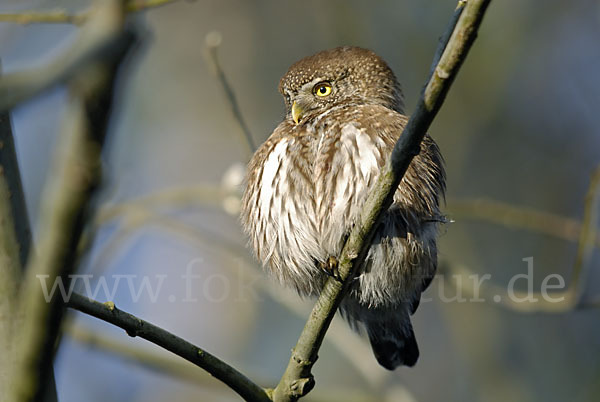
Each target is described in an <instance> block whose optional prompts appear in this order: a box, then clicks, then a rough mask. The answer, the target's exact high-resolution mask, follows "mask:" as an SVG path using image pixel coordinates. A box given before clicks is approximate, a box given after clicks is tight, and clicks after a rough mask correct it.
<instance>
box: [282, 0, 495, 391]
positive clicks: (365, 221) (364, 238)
mask: <svg viewBox="0 0 600 402" xmlns="http://www.w3.org/2000/svg"><path fill="white" fill-rule="evenodd" d="M489 3H490V0H468V1H467V2H466V5H465V6H464V10H463V11H462V13H461V15H460V17H459V18H458V20H457V23H456V26H454V27H451V30H452V34H451V35H450V39H449V41H448V44H447V45H446V48H445V50H444V51H443V53H442V55H441V57H440V60H439V62H438V63H437V66H436V67H435V69H434V73H433V74H432V76H431V78H430V79H429V81H428V82H427V84H426V86H425V88H424V90H423V92H422V94H421V97H420V99H419V102H418V104H417V108H416V111H415V113H414V114H413V115H412V116H411V118H410V120H409V122H408V124H407V126H406V128H405V129H404V132H403V133H402V135H401V136H400V138H399V140H398V142H397V143H396V146H395V147H394V150H393V152H392V155H391V157H390V159H389V161H388V163H387V164H386V166H385V168H384V169H383V171H382V172H381V174H380V176H379V179H378V181H377V184H376V186H375V190H374V191H373V192H371V194H369V197H368V199H367V201H366V203H365V205H364V207H363V210H362V214H361V217H360V219H359V221H358V223H357V224H356V226H355V227H354V228H353V229H352V231H351V233H350V236H349V237H348V240H347V241H346V243H345V245H344V248H343V250H342V254H341V256H340V258H339V272H340V276H341V278H342V280H343V282H338V281H336V280H334V279H332V278H330V279H329V280H328V281H327V283H326V284H325V286H324V288H323V290H322V292H321V296H320V297H319V299H318V300H317V303H316V304H315V307H314V308H313V310H312V313H311V315H310V317H309V319H308V321H307V323H306V325H305V327H304V329H303V331H302V333H301V335H300V338H299V339H298V342H297V344H296V346H295V348H294V349H293V351H292V356H291V358H290V361H289V363H288V366H287V368H286V370H285V372H284V374H283V376H282V377H281V380H280V382H279V384H278V385H277V387H276V388H275V390H274V393H273V397H274V398H273V399H274V401H276V402H280V401H295V400H297V399H298V398H300V397H302V396H304V395H306V394H307V393H308V392H310V390H311V389H312V388H313V387H314V378H313V376H312V373H311V369H312V366H313V365H314V363H315V361H316V360H317V357H318V351H319V348H320V346H321V343H322V342H323V338H324V337H325V333H326V332H327V329H328V328H329V324H330V323H331V320H332V319H333V316H334V314H335V312H336V310H337V308H338V306H339V305H340V302H341V301H342V298H343V297H344V293H345V291H346V289H347V288H348V285H349V283H350V281H351V280H352V278H353V277H354V276H355V274H356V271H357V268H358V267H359V266H360V265H361V263H362V261H364V258H365V256H366V253H367V251H368V248H369V246H370V243H371V239H372V237H373V234H374V232H375V229H376V228H377V225H378V223H379V221H380V219H381V217H382V215H383V214H384V212H385V211H386V210H387V209H388V208H389V206H390V205H391V203H392V199H393V195H394V193H395V191H396V189H397V187H398V185H399V184H400V181H401V180H402V176H403V175H404V173H405V172H406V170H407V168H408V166H409V164H410V162H411V161H412V158H413V157H414V156H415V155H417V154H418V153H419V150H420V144H421V141H422V139H423V137H424V136H425V133H426V131H427V129H428V128H429V125H430V124H431V122H432V121H433V118H434V117H435V115H436V114H437V112H438V110H439V109H440V107H441V105H442V103H443V101H444V98H445V97H446V94H447V93H448V90H449V88H450V85H451V84H452V82H453V80H454V78H455V77H456V75H457V73H458V70H459V68H460V66H461V64H462V62H463V61H464V60H465V58H466V56H467V53H468V51H469V49H470V48H471V45H472V44H473V41H474V40H475V37H476V36H477V29H478V28H479V26H480V24H481V22H482V20H483V15H484V13H485V10H486V9H487V6H488V5H489ZM462 5H464V2H463V1H461V2H460V3H459V7H460V6H462Z"/></svg>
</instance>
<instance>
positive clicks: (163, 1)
mask: <svg viewBox="0 0 600 402" xmlns="http://www.w3.org/2000/svg"><path fill="white" fill-rule="evenodd" d="M175 1H177V0H129V1H128V2H127V4H126V6H125V11H126V12H128V13H133V12H137V11H142V10H146V9H148V8H156V7H160V6H164V5H167V4H169V3H173V2H175ZM92 13H93V10H92V9H89V10H86V11H83V12H81V13H78V14H69V13H68V12H67V11H65V10H56V11H46V12H44V11H23V12H20V13H2V14H0V22H12V23H15V24H33V23H42V24H74V25H82V24H84V23H85V22H87V21H88V20H89V19H90V17H91V15H92Z"/></svg>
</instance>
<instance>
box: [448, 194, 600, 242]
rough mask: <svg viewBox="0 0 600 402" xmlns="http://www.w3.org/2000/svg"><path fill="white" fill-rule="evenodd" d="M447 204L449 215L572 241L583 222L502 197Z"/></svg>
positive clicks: (456, 200) (460, 200) (579, 232)
mask: <svg viewBox="0 0 600 402" xmlns="http://www.w3.org/2000/svg"><path fill="white" fill-rule="evenodd" d="M446 207H447V210H448V213H449V215H450V217H451V218H459V219H460V221H465V220H475V221H483V222H490V223H493V224H496V225H500V226H505V227H507V228H514V229H524V230H528V231H530V232H534V233H540V234H544V235H547V236H552V237H555V238H557V239H562V240H567V241H571V242H578V241H579V237H580V234H581V227H582V225H581V222H579V221H577V220H576V219H573V218H568V217H565V216H561V215H557V214H553V213H550V212H544V211H538V210H536V209H534V208H529V207H524V206H517V205H511V204H508V203H505V202H502V201H497V200H489V199H485V198H477V199H450V200H448V202H447V204H446ZM457 220H458V219H457ZM595 245H596V247H597V248H600V235H598V234H597V235H596V239H595Z"/></svg>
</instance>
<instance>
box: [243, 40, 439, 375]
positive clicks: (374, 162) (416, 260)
mask: <svg viewBox="0 0 600 402" xmlns="http://www.w3.org/2000/svg"><path fill="white" fill-rule="evenodd" d="M279 92H281V94H282V95H283V98H284V101H285V107H286V115H285V117H284V119H283V121H282V122H281V123H280V124H279V125H278V126H277V128H275V130H274V131H273V133H272V134H271V136H270V137H269V138H268V139H267V140H266V141H265V143H264V144H262V146H260V148H259V149H258V150H257V151H256V153H255V154H254V156H253V157H252V159H251V161H250V162H249V164H248V169H247V175H246V188H245V191H244V195H243V199H242V211H241V221H242V225H243V228H244V230H245V232H246V234H247V235H248V237H249V240H250V241H249V243H250V244H251V246H252V249H253V250H254V253H255V255H256V257H257V259H258V260H260V262H261V263H262V264H263V265H264V267H265V268H266V270H267V271H269V272H270V273H271V274H273V275H274V276H275V277H276V278H277V279H278V280H279V281H280V282H281V283H283V284H285V285H287V286H290V287H292V288H294V289H295V290H296V291H297V292H298V293H299V294H300V295H310V296H317V295H318V294H319V293H320V291H321V289H322V288H323V285H324V283H325V281H326V280H327V279H328V277H329V276H330V275H332V272H331V271H332V268H334V267H333V266H332V263H331V261H335V258H336V257H338V256H339V254H340V252H341V250H342V247H343V245H344V241H345V240H346V237H347V235H348V234H349V232H350V230H351V229H352V226H353V225H354V224H355V222H357V220H358V218H359V215H360V212H361V208H362V207H363V204H364V202H365V200H366V198H367V195H368V194H369V192H370V191H371V190H373V187H374V185H375V183H376V182H377V178H378V175H379V174H380V172H381V170H382V168H383V166H384V164H385V163H386V160H387V159H388V157H389V156H390V154H391V152H392V149H393V147H394V144H395V143H396V141H397V140H398V138H399V136H400V135H401V133H402V130H403V129H404V126H405V125H406V123H407V120H408V119H407V117H406V116H405V115H404V114H403V109H404V101H403V94H402V91H401V89H400V85H399V84H398V81H397V79H396V77H395V76H394V73H393V72H392V70H391V69H390V68H389V67H388V65H387V64H386V63H385V61H383V60H382V59H381V58H380V57H379V56H377V55H376V54H375V53H373V52H372V51H370V50H367V49H362V48H358V47H339V48H335V49H331V50H325V51H322V52H319V53H316V54H314V55H312V56H309V57H306V58H304V59H302V60H300V61H298V62H296V63H295V64H293V65H292V66H291V67H290V68H289V70H288V71H287V73H286V74H285V75H284V76H283V78H281V81H280V83H279ZM444 191H445V173H444V167H443V160H442V156H441V154H440V150H439V148H438V146H437V145H436V143H435V142H434V141H433V139H432V138H431V137H429V136H426V137H425V139H424V140H423V142H422V144H421V150H420V153H419V154H418V155H417V156H415V158H414V159H413V161H412V162H411V164H410V166H409V168H408V170H407V172H406V173H405V175H404V178H403V179H402V182H401V183H400V185H399V186H398V188H397V190H396V192H395V195H394V201H393V204H392V206H391V207H390V208H389V210H388V211H387V212H386V213H385V215H384V217H383V220H382V222H381V223H380V225H379V226H378V228H377V229H376V234H375V236H374V238H373V241H372V244H371V246H370V249H369V252H368V255H367V257H366V259H365V261H364V263H363V266H361V267H359V270H358V274H357V277H356V278H355V279H354V280H353V281H352V283H351V285H350V288H349V291H348V294H347V295H346V297H345V298H344V300H343V301H342V304H341V305H340V311H341V313H342V315H343V316H344V317H345V318H346V319H347V320H348V322H349V324H350V325H351V326H352V328H354V329H356V330H358V331H362V330H364V331H365V332H366V334H367V335H368V338H369V341H370V343H371V346H372V349H373V352H374V355H375V357H376V359H377V361H378V362H379V364H381V365H382V366H383V367H385V368H386V369H389V370H393V369H395V368H396V367H398V366H400V365H406V366H413V365H414V364H415V363H416V361H417V359H418V357H419V349H418V346H417V342H416V340H415V335H414V332H413V329H412V324H411V321H410V316H411V315H412V314H414V312H415V311H416V309H417V307H418V305H419V301H420V298H421V293H422V292H423V291H424V290H425V289H426V288H427V286H428V285H429V284H430V282H431V279H432V277H433V275H434V273H435V270H436V264H437V248H436V238H437V235H438V231H439V230H438V229H439V224H440V222H443V221H444V217H443V215H442V214H441V212H440V202H441V200H443V197H444Z"/></svg>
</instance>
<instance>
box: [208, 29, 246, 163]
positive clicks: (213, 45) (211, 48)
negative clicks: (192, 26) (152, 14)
mask: <svg viewBox="0 0 600 402" xmlns="http://www.w3.org/2000/svg"><path fill="white" fill-rule="evenodd" d="M221 41H222V38H221V34H220V33H219V32H210V33H208V35H206V38H205V40H204V42H205V44H206V53H207V59H208V61H209V62H210V64H211V66H212V70H213V72H214V74H215V75H216V77H217V79H218V81H219V83H220V84H221V87H222V88H223V92H224V93H225V97H226V98H227V103H228V104H229V108H230V109H231V113H232V114H233V118H234V119H235V121H236V122H237V124H238V127H239V128H240V131H241V133H242V135H243V137H242V140H243V141H244V143H245V144H246V145H247V146H248V155H249V156H252V154H253V153H254V151H256V144H255V143H254V140H253V139H252V133H251V132H250V129H249V128H248V125H247V124H246V122H245V121H244V117H243V116H242V112H241V110H240V106H239V104H238V102H237V99H236V97H235V93H234V92H233V88H232V87H231V85H229V81H227V76H226V75H225V72H224V71H223V68H222V67H221V63H219V57H218V55H217V50H218V49H219V46H221Z"/></svg>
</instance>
